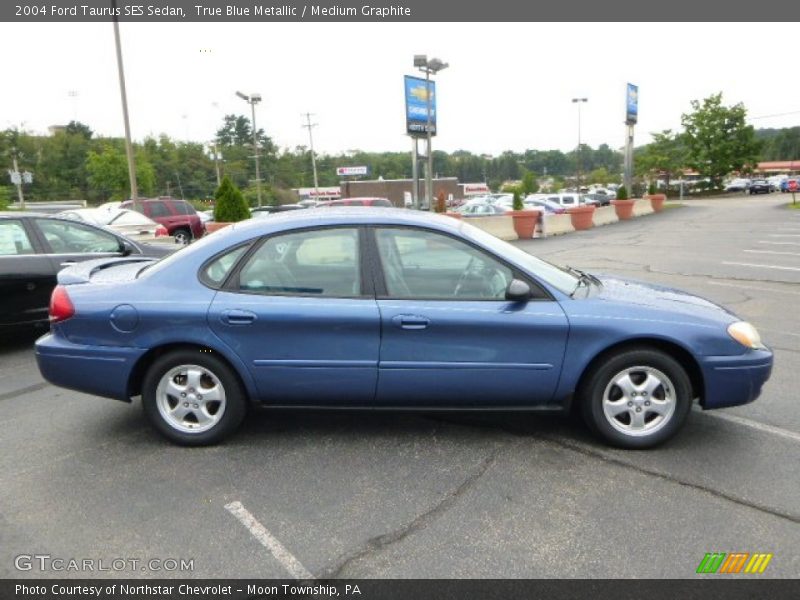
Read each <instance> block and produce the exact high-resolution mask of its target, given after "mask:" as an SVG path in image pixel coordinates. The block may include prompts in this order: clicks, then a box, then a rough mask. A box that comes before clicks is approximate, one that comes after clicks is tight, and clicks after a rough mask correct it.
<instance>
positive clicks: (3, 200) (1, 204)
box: [0, 185, 11, 210]
mask: <svg viewBox="0 0 800 600" xmlns="http://www.w3.org/2000/svg"><path fill="white" fill-rule="evenodd" d="M9 204H11V188H9V187H6V186H4V185H0V210H8V205H9Z"/></svg>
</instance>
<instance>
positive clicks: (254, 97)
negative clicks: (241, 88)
mask: <svg viewBox="0 0 800 600" xmlns="http://www.w3.org/2000/svg"><path fill="white" fill-rule="evenodd" d="M236 95H237V96H239V98H241V99H242V100H244V101H245V102H247V103H248V104H249V105H250V109H251V111H252V114H253V152H254V157H255V159H256V194H257V195H258V206H259V207H261V171H260V167H259V163H258V142H257V140H256V104H258V103H259V102H261V94H256V93H253V94H250V95H249V96H248V95H247V94H243V93H242V92H236Z"/></svg>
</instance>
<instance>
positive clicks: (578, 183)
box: [572, 98, 589, 194]
mask: <svg viewBox="0 0 800 600" xmlns="http://www.w3.org/2000/svg"><path fill="white" fill-rule="evenodd" d="M588 101H589V99H588V98H573V99H572V102H573V103H575V104H577V105H578V153H577V154H576V155H575V164H576V171H577V173H576V177H575V191H576V193H578V194H580V193H581V104H583V103H584V102H588Z"/></svg>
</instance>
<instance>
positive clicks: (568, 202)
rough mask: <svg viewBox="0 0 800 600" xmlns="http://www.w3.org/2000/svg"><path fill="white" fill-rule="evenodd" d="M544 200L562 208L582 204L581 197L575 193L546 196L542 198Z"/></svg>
mask: <svg viewBox="0 0 800 600" xmlns="http://www.w3.org/2000/svg"><path fill="white" fill-rule="evenodd" d="M544 198H545V199H547V200H549V201H550V202H555V203H556V204H558V205H560V206H562V207H564V208H572V207H574V206H580V205H581V204H584V200H583V195H581V194H577V193H575V192H566V193H561V194H547V195H546V196H544Z"/></svg>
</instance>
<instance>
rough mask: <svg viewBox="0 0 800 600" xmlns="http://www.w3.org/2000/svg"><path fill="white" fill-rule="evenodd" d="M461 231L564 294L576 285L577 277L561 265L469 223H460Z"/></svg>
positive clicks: (568, 292)
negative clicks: (538, 256) (537, 256)
mask: <svg viewBox="0 0 800 600" xmlns="http://www.w3.org/2000/svg"><path fill="white" fill-rule="evenodd" d="M462 231H463V233H464V234H466V235H467V236H468V237H470V238H472V239H473V240H475V241H476V242H479V243H480V244H481V245H483V246H484V247H486V248H488V249H489V250H491V251H492V252H494V253H495V254H497V255H499V256H502V257H505V258H508V259H509V260H511V261H513V262H515V263H517V264H518V265H520V266H521V267H523V268H525V269H526V270H528V271H530V272H531V273H533V274H534V275H536V277H538V278H540V279H541V280H542V281H544V282H545V283H548V284H549V285H552V286H553V287H554V288H556V289H557V290H559V291H560V292H563V293H565V294H571V293H572V292H573V291H574V290H575V287H576V286H577V285H578V277H576V276H575V275H573V274H572V273H569V272H567V271H566V270H564V269H562V268H561V267H557V266H556V265H553V264H550V263H549V262H547V261H544V260H542V259H541V258H536V257H535V256H533V255H532V254H528V253H527V252H525V251H524V250H521V249H519V248H517V247H516V246H513V245H511V244H509V243H508V242H504V241H503V240H501V239H499V238H496V237H494V236H493V235H491V234H490V233H486V232H485V231H483V230H482V229H478V228H477V227H473V226H472V225H470V224H469V223H463V224H462Z"/></svg>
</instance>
